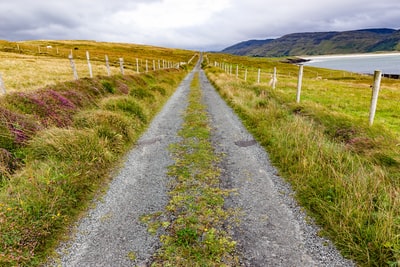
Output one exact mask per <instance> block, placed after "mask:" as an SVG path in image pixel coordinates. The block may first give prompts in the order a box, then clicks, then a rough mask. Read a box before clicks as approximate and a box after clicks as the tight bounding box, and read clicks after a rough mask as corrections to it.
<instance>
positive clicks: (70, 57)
mask: <svg viewBox="0 0 400 267" xmlns="http://www.w3.org/2000/svg"><path fill="white" fill-rule="evenodd" d="M68 58H69V61H70V63H71V68H72V72H73V73H74V79H75V80H78V79H79V78H78V72H77V71H76V67H75V62H74V58H73V57H72V53H71V54H69V56H68Z"/></svg>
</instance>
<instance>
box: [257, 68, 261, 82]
mask: <svg viewBox="0 0 400 267" xmlns="http://www.w3.org/2000/svg"><path fill="white" fill-rule="evenodd" d="M260 77H261V69H258V74H257V83H260Z"/></svg>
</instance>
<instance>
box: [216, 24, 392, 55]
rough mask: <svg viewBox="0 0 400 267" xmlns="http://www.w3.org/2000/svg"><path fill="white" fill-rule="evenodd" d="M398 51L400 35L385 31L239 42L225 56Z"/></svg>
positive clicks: (300, 35) (226, 50)
mask: <svg viewBox="0 0 400 267" xmlns="http://www.w3.org/2000/svg"><path fill="white" fill-rule="evenodd" d="M396 50H400V31H399V30H394V29H386V28H382V29H362V30H354V31H343V32H304V33H292V34H288V35H284V36H282V37H280V38H277V39H266V40H249V41H245V42H240V43H238V44H235V45H232V46H230V47H227V48H225V49H224V50H222V52H224V53H228V54H234V55H245V56H259V57H282V56H300V55H325V54H351V53H369V52H377V51H396Z"/></svg>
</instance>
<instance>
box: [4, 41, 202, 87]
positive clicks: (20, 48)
mask: <svg viewBox="0 0 400 267" xmlns="http://www.w3.org/2000/svg"><path fill="white" fill-rule="evenodd" d="M27 46H28V47H33V48H34V49H37V50H36V52H35V51H32V50H27V49H26V47H27ZM44 49H46V50H44ZM0 50H4V51H6V52H12V53H17V52H19V53H24V54H27V55H32V54H33V55H37V53H38V52H39V53H40V54H41V55H43V56H51V55H52V54H53V55H54V53H49V52H47V51H54V48H52V47H51V46H49V47H43V46H29V45H20V44H16V45H15V47H14V48H13V49H11V48H8V47H2V49H0ZM60 50H61V49H60ZM60 50H59V49H58V48H57V49H56V53H57V55H59V56H58V57H57V58H59V59H60V56H63V52H64V53H65V51H68V54H66V58H68V60H69V63H70V68H71V70H72V74H73V79H74V80H78V79H79V76H78V68H77V66H79V70H81V68H82V67H81V63H82V62H81V61H83V60H85V61H86V64H87V68H88V76H90V78H93V76H94V73H93V67H92V62H91V61H92V60H93V58H95V59H94V60H95V61H96V62H97V64H96V65H95V66H96V69H98V68H99V66H100V65H101V64H98V62H101V61H102V62H104V60H105V67H106V75H108V76H111V65H112V66H113V67H116V68H117V67H118V63H119V69H120V72H121V74H122V75H124V74H125V69H131V70H132V69H133V68H134V64H133V63H132V62H129V61H128V62H127V61H125V60H124V59H123V58H118V61H117V60H114V61H113V60H110V58H109V56H108V55H103V56H102V57H103V58H102V59H100V58H99V54H100V52H96V53H95V55H96V56H93V55H91V53H89V51H87V50H86V51H85V59H83V58H82V57H80V58H78V60H79V64H78V65H77V64H76V62H75V61H76V59H77V58H76V57H74V53H75V54H76V50H77V49H63V50H61V51H60ZM26 51H28V53H26ZM197 55H198V54H197V53H195V55H194V56H192V57H191V58H190V60H193V59H194V58H195V57H196V56H197ZM130 58H131V57H130ZM139 59H140V58H136V72H137V73H140V72H141V71H143V72H148V71H150V70H151V66H149V59H140V62H139ZM150 60H152V62H153V67H152V70H153V71H156V70H157V65H158V69H159V70H161V69H166V68H180V66H183V65H185V64H188V62H189V61H190V60H188V61H187V62H181V60H179V61H178V62H177V63H176V62H173V61H166V60H164V59H157V60H156V59H154V58H153V59H150ZM161 61H162V66H161ZM143 63H145V64H143ZM157 63H158V64H157ZM150 64H151V63H150ZM97 73H99V70H98V71H97ZM65 74H66V73H63V75H65ZM86 75H87V74H84V75H82V76H86ZM100 75H101V74H100ZM2 78H3V77H1V75H0V95H1V94H5V93H6V84H5V83H4V80H3V79H2ZM6 81H7V79H6Z"/></svg>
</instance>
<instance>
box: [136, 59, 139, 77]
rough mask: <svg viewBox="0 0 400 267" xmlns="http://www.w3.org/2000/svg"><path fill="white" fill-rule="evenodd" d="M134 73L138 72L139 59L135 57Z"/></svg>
mask: <svg viewBox="0 0 400 267" xmlns="http://www.w3.org/2000/svg"><path fill="white" fill-rule="evenodd" d="M136 73H139V59H138V58H136Z"/></svg>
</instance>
